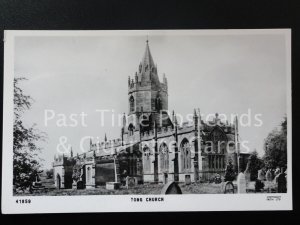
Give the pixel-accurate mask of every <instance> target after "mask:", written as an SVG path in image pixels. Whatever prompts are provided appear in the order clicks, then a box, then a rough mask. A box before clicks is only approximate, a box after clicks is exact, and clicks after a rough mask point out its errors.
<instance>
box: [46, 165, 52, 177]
mask: <svg viewBox="0 0 300 225" xmlns="http://www.w3.org/2000/svg"><path fill="white" fill-rule="evenodd" d="M46 175H47V178H48V179H50V178H53V168H51V169H49V170H46Z"/></svg>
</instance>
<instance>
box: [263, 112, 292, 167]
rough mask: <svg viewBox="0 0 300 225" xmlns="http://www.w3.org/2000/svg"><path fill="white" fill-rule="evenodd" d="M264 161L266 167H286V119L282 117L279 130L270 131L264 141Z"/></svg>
mask: <svg viewBox="0 0 300 225" xmlns="http://www.w3.org/2000/svg"><path fill="white" fill-rule="evenodd" d="M264 161H265V164H266V166H267V167H269V168H276V167H286V166H287V118H286V117H284V119H283V121H282V122H281V124H280V128H275V129H274V130H272V131H271V132H270V133H269V135H268V137H267V138H266V140H265V155H264Z"/></svg>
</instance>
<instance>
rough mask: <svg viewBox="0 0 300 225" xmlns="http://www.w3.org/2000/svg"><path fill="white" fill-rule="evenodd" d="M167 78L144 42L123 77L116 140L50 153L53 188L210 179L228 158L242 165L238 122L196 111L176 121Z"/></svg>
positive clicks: (236, 165) (243, 155) (188, 181)
mask: <svg viewBox="0 0 300 225" xmlns="http://www.w3.org/2000/svg"><path fill="white" fill-rule="evenodd" d="M168 88H169V87H168V80H167V77H166V75H165V74H163V79H162V81H161V80H160V79H159V76H158V72H157V66H156V64H155V63H154V60H153V58H152V55H151V52H150V47H149V42H148V40H147V42H146V49H145V52H144V55H143V58H142V60H141V62H140V63H139V65H138V69H137V71H136V72H135V74H134V75H133V77H129V78H128V114H127V115H125V114H124V115H123V125H122V128H121V131H120V138H117V139H113V140H107V138H106V137H105V140H104V141H103V142H100V143H99V142H97V143H93V142H92V140H91V141H90V149H89V151H87V152H85V153H83V154H81V155H76V156H74V155H73V152H72V151H71V153H70V155H69V156H67V155H60V156H55V157H54V162H53V169H54V181H55V186H56V187H57V188H59V189H60V188H78V189H82V188H95V187H97V186H101V185H105V184H106V183H108V182H115V183H123V184H124V183H125V180H126V178H128V177H131V178H133V179H134V180H135V182H136V184H143V183H147V182H148V183H167V182H168V181H176V182H186V183H191V182H199V181H209V180H211V179H213V178H214V176H215V175H216V174H219V175H221V176H223V175H224V172H225V168H226V165H227V164H228V163H229V162H231V163H232V164H233V166H234V168H235V169H236V171H238V170H239V168H241V167H245V164H246V159H247V156H248V154H243V153H242V152H240V149H239V143H238V121H237V119H236V120H235V122H234V123H233V124H230V123H228V122H223V121H221V120H220V118H219V117H218V114H217V113H216V114H215V118H214V119H213V120H212V121H203V120H202V119H201V115H200V110H199V109H195V110H194V112H191V113H192V114H193V119H192V121H190V122H185V123H182V124H178V122H177V118H176V114H175V113H174V112H173V113H171V114H170V113H168V112H169V108H168Z"/></svg>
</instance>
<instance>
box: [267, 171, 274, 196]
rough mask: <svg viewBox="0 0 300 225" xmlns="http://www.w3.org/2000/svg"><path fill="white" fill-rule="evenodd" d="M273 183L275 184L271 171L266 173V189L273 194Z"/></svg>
mask: <svg viewBox="0 0 300 225" xmlns="http://www.w3.org/2000/svg"><path fill="white" fill-rule="evenodd" d="M272 183H273V174H272V172H271V170H270V169H269V170H268V171H267V173H266V182H265V187H266V188H267V190H268V192H271V188H272Z"/></svg>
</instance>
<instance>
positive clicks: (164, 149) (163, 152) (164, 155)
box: [159, 143, 169, 172]
mask: <svg viewBox="0 0 300 225" xmlns="http://www.w3.org/2000/svg"><path fill="white" fill-rule="evenodd" d="M159 157H160V169H161V171H162V172H168V171H169V151H168V146H167V145H166V143H162V144H161V145H160V147H159Z"/></svg>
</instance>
